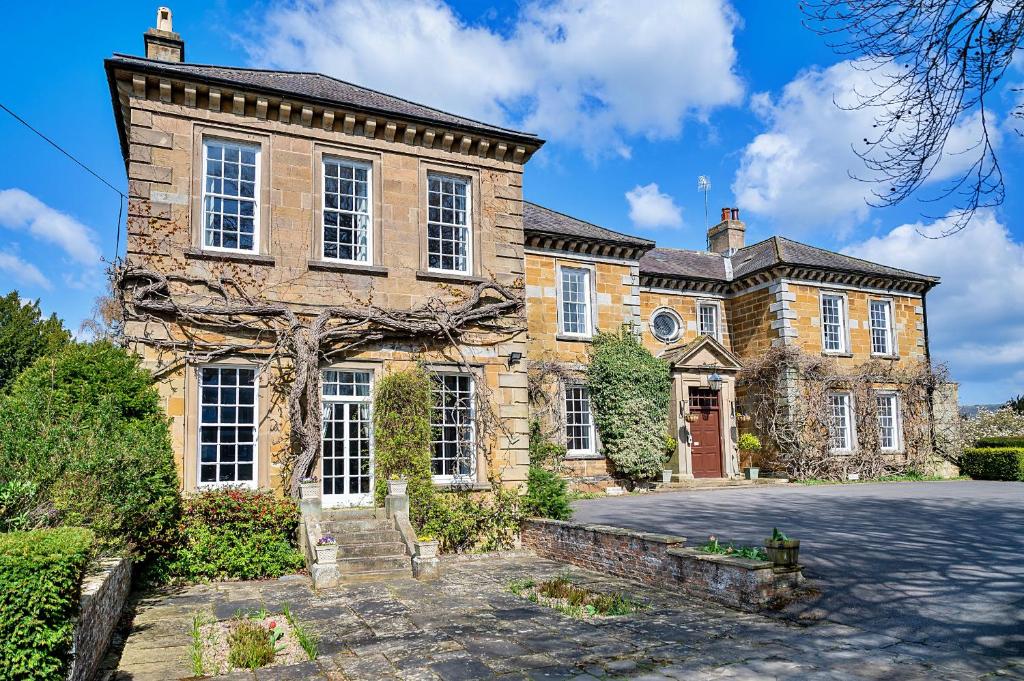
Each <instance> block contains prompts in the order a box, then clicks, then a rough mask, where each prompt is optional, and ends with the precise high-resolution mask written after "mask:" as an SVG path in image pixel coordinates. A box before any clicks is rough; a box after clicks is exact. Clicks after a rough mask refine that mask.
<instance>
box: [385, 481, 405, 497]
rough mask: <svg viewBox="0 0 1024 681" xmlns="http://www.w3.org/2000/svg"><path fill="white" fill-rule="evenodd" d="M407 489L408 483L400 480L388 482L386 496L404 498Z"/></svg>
mask: <svg viewBox="0 0 1024 681" xmlns="http://www.w3.org/2000/svg"><path fill="white" fill-rule="evenodd" d="M408 487H409V481H408V480H406V479H404V478H401V479H399V480H388V494H390V495H393V496H398V497H404V496H405V495H406V490H407V489H408Z"/></svg>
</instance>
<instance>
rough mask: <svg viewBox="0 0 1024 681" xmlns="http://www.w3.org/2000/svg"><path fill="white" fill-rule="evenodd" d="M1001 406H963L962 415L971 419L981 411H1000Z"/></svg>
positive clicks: (961, 406)
mask: <svg viewBox="0 0 1024 681" xmlns="http://www.w3.org/2000/svg"><path fill="white" fill-rule="evenodd" d="M1001 406H1003V405H1001V404H961V405H960V415H961V416H963V417H965V418H970V417H972V416H974V415H975V414H977V413H978V410H979V409H987V410H989V411H995V410H996V409H999V408H1000V407H1001Z"/></svg>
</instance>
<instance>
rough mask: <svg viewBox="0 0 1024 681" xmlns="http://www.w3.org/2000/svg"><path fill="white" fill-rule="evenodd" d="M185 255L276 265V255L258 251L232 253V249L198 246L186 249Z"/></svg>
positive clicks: (193, 258) (204, 258)
mask: <svg viewBox="0 0 1024 681" xmlns="http://www.w3.org/2000/svg"><path fill="white" fill-rule="evenodd" d="M185 257H186V258H189V259H191V260H228V261H230V262H238V263H243V264H246V265H269V266H271V267H273V266H274V262H275V261H274V257H273V256H270V255H258V254H256V253H232V252H231V251H204V250H201V249H198V248H187V249H185Z"/></svg>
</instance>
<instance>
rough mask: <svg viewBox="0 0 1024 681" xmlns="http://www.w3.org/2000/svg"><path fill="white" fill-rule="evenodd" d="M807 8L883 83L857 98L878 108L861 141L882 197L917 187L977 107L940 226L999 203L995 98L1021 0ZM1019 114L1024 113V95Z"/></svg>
mask: <svg viewBox="0 0 1024 681" xmlns="http://www.w3.org/2000/svg"><path fill="white" fill-rule="evenodd" d="M801 7H802V9H803V10H804V13H805V15H806V16H807V17H808V24H809V25H810V27H811V28H812V30H814V31H816V32H817V33H819V34H820V35H823V36H825V37H826V39H827V40H828V41H829V44H830V46H831V47H833V49H835V50H836V51H837V52H838V53H840V54H844V55H850V56H852V57H854V58H855V59H857V62H856V63H857V64H858V66H859V67H860V68H864V69H869V70H871V71H872V72H873V75H874V76H875V80H876V82H877V85H878V87H877V88H876V90H875V91H872V92H865V93H858V95H859V100H858V102H857V103H856V104H855V105H854V108H857V109H864V108H870V109H872V110H874V111H876V112H877V113H876V117H875V125H874V130H873V132H872V133H871V134H870V135H869V136H867V137H865V138H864V140H863V143H862V146H857V145H855V150H856V151H857V153H858V155H860V157H861V159H862V160H863V162H864V164H865V167H866V168H867V169H868V170H869V171H870V173H871V175H872V178H871V179H873V180H877V181H878V182H879V188H878V189H877V190H876V191H875V192H874V195H875V199H876V201H875V202H874V203H875V205H882V206H888V205H895V204H897V203H900V202H902V201H904V200H905V199H907V198H909V197H910V196H911V195H913V194H915V192H917V190H918V189H920V188H921V186H922V185H923V184H924V183H925V182H927V181H928V179H929V177H930V176H931V175H932V173H933V172H934V171H935V169H936V167H937V165H938V164H939V163H940V161H942V159H943V156H944V153H943V152H944V150H945V146H946V144H947V142H948V141H949V139H950V134H951V132H952V131H953V130H954V127H955V126H956V125H957V124H958V123H959V124H964V123H965V122H967V121H968V119H969V118H971V117H973V116H978V117H979V122H980V127H979V129H978V132H977V135H976V139H975V140H973V142H974V143H973V146H971V147H970V148H969V149H967V150H966V151H963V153H964V154H968V155H969V157H968V158H969V159H970V161H971V162H970V165H969V167H968V168H967V170H965V171H963V173H962V174H960V175H958V176H955V177H954V178H953V179H952V180H951V181H950V183H949V184H948V185H947V187H946V188H945V189H944V190H943V191H942V192H941V194H940V195H939V196H937V197H934V198H933V200H935V199H945V198H949V197H952V199H953V201H954V210H953V212H952V216H953V218H954V220H953V222H952V226H951V227H949V228H948V229H947V230H946V231H945V232H944V234H943V235H944V236H946V235H949V234H952V233H955V232H958V231H960V230H961V229H963V228H964V227H965V226H966V225H967V223H968V222H969V221H970V219H971V217H972V216H973V215H974V213H975V212H976V211H977V210H978V209H979V208H982V207H988V206H995V205H999V204H1000V203H1002V201H1003V198H1004V195H1005V188H1004V185H1003V176H1002V172H1001V170H1000V167H999V161H998V159H997V157H996V153H995V148H994V145H993V134H994V130H995V129H996V127H997V126H996V125H995V121H994V120H993V113H992V111H991V109H990V107H989V106H988V102H989V101H990V99H991V94H992V91H993V90H994V88H995V87H996V86H997V85H998V84H999V82H1000V80H1001V79H1002V77H1003V74H1004V72H1005V71H1006V69H1007V67H1008V66H1009V65H1010V62H1011V61H1012V59H1013V56H1014V54H1015V53H1016V52H1017V50H1018V49H1020V47H1021V44H1022V43H1021V41H1022V36H1024V0H905V1H902V2H893V1H892V0H857V1H855V2H851V1H849V0H808V1H806V2H804V3H802V4H801ZM1014 116H1016V117H1017V118H1021V117H1024V103H1018V104H1017V106H1016V108H1015V110H1014ZM952 151H953V152H957V153H958V154H959V152H961V151H962V150H960V149H955V150H952Z"/></svg>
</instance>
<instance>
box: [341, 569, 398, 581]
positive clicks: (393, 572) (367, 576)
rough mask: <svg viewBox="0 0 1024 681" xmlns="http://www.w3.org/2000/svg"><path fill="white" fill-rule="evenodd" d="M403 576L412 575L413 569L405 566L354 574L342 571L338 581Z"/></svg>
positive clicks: (377, 579)
mask: <svg viewBox="0 0 1024 681" xmlns="http://www.w3.org/2000/svg"><path fill="white" fill-rule="evenodd" d="M403 577H412V570H411V569H410V568H408V567H405V568H402V569H401V570H380V571H378V572H359V573H353V574H344V573H342V575H341V578H340V579H339V580H338V581H339V582H341V583H342V584H355V583H360V582H376V581H382V580H390V579H401V578H403Z"/></svg>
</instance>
